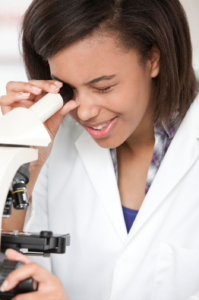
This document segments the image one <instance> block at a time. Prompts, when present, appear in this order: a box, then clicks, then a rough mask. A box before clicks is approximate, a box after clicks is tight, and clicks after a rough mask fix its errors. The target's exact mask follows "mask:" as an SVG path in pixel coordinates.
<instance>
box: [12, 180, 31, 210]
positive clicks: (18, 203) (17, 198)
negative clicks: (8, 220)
mask: <svg viewBox="0 0 199 300" xmlns="http://www.w3.org/2000/svg"><path fill="white" fill-rule="evenodd" d="M12 197H13V207H14V208H15V209H18V210H24V209H26V208H27V207H28V206H29V201H28V195H27V189H26V184H25V182H18V183H14V184H13V191H12Z"/></svg>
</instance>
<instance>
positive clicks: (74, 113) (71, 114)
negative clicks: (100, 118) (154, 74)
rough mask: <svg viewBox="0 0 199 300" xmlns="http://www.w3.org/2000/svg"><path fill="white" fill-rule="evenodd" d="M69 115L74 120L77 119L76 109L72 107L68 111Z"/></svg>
mask: <svg viewBox="0 0 199 300" xmlns="http://www.w3.org/2000/svg"><path fill="white" fill-rule="evenodd" d="M69 115H70V116H71V117H72V118H73V119H74V120H75V121H78V116H77V109H73V110H71V111H70V112H69Z"/></svg>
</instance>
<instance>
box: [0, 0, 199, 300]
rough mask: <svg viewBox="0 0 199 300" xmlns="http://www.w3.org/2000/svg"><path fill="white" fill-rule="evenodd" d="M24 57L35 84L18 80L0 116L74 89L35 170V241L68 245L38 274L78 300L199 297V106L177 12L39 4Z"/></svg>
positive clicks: (33, 8)
mask: <svg viewBox="0 0 199 300" xmlns="http://www.w3.org/2000/svg"><path fill="white" fill-rule="evenodd" d="M22 46H23V58H24V62H25V66H26V70H27V74H28V78H29V79H30V81H29V82H28V83H26V82H10V83H8V85H7V95H6V96H3V97H2V98H1V101H0V104H1V107H2V111H3V113H6V112H7V111H9V110H11V109H13V108H14V107H16V106H24V107H30V106H31V105H32V104H33V103H34V102H35V101H38V100H39V99H40V98H41V96H43V95H44V94H45V93H46V92H52V93H57V92H58V91H59V88H60V87H61V86H62V82H67V83H68V84H69V85H70V86H71V87H72V88H73V91H74V97H73V99H72V100H71V101H70V102H68V104H66V105H65V107H64V108H62V109H61V110H60V111H59V112H58V113H56V114H55V115H54V116H53V117H51V118H50V119H49V120H48V121H46V122H45V126H46V128H47V129H48V131H49V133H50V135H51V138H52V141H53V142H52V143H51V145H50V146H49V147H48V148H45V149H43V148H40V149H39V159H38V161H36V162H33V163H31V165H30V171H31V181H30V184H29V193H30V196H31V195H32V200H31V201H32V202H31V207H30V208H29V210H28V212H27V215H26V220H25V227H24V228H25V230H27V231H33V232H39V231H40V230H51V231H53V232H54V233H60V234H65V233H70V234H71V246H70V247H69V248H68V250H67V252H66V254H65V255H54V256H52V258H51V260H50V261H48V260H44V261H42V262H41V263H42V265H43V266H45V267H46V268H49V269H51V271H52V272H53V273H54V274H55V275H56V276H58V277H59V278H60V280H61V282H62V284H63V287H64V289H65V291H66V293H67V294H68V296H69V298H70V300H83V299H85V300H93V299H95V300H106V299H108V300H121V299H124V300H130V299H136V300H148V299H152V300H160V299H161V300H168V299H169V300H181V299H182V300H188V299H189V300H194V299H199V292H198V291H199V188H198V182H199V143H198V136H199V103H198V101H199V99H198V98H197V97H196V96H197V92H198V86H197V82H196V78H195V75H194V71H193V68H192V49H191V42H190V34H189V28H188V25H187V21H186V16H185V13H184V11H183V8H182V7H181V4H180V2H179V1H178V0H172V1H170V0H161V1H160V0H148V1H145V0H136V1H134V0H118V1H116V0H108V1H107V0H106V1H103V0H98V1H90V0H73V1H69V0H65V1H61V0H51V1H46V0H34V1H33V2H32V3H31V5H30V7H29V8H28V10H27V12H26V14H25V17H24V20H23V26H22ZM66 114H67V116H66ZM58 128H59V129H58ZM35 183H36V184H35ZM33 187H34V190H33ZM32 190H33V192H32ZM23 223H24V217H23V216H22V215H19V214H17V213H16V214H15V216H14V220H13V222H11V221H10V220H9V222H8V224H7V223H6V222H4V227H3V228H4V229H19V230H22V227H23ZM10 224H11V225H10ZM11 227H13V228H11ZM38 268H39V267H38ZM49 276H51V275H50V274H49ZM47 277H48V276H46V278H47ZM46 293H47V292H46ZM34 297H35V298H36V297H37V296H36V294H35V296H34V295H32V298H31V299H34ZM52 297H53V299H57V298H56V293H55V294H52ZM42 299H43V298H42Z"/></svg>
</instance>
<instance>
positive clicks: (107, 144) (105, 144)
mask: <svg viewBox="0 0 199 300" xmlns="http://www.w3.org/2000/svg"><path fill="white" fill-rule="evenodd" d="M93 139H94V138H93ZM94 141H95V142H96V143H97V144H98V145H99V146H100V147H102V148H108V149H111V148H117V147H119V146H120V145H121V144H123V143H124V141H123V140H122V141H118V140H116V139H115V138H111V137H109V138H104V139H94Z"/></svg>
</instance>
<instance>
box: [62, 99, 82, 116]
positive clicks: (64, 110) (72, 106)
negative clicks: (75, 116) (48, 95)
mask: <svg viewBox="0 0 199 300" xmlns="http://www.w3.org/2000/svg"><path fill="white" fill-rule="evenodd" d="M78 106H79V102H76V101H75V100H70V101H69V102H67V103H66V104H65V105H64V106H63V107H62V108H61V109H60V111H59V114H60V115H62V116H66V115H67V114H68V113H69V112H70V111H71V110H73V109H75V108H77V107H78Z"/></svg>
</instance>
